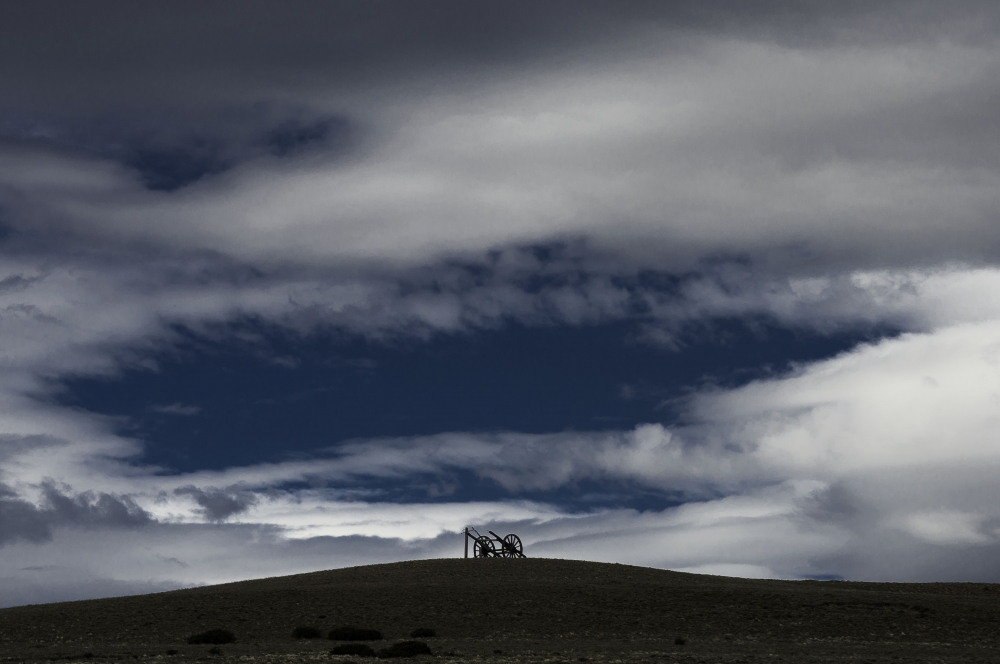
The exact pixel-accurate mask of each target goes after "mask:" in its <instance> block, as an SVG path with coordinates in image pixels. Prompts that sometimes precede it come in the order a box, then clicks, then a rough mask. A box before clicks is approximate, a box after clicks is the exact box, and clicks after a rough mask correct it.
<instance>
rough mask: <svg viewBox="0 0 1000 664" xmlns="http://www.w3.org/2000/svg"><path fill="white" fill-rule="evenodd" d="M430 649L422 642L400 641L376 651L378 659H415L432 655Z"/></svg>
mask: <svg viewBox="0 0 1000 664" xmlns="http://www.w3.org/2000/svg"><path fill="white" fill-rule="evenodd" d="M433 654H434V653H432V652H431V649H430V647H429V646H428V645H427V644H426V643H424V642H423V641H400V642H399V643H393V644H392V645H391V646H389V647H388V648H382V649H381V650H379V651H378V656H379V658H382V659H387V658H390V657H416V656H417V655H433Z"/></svg>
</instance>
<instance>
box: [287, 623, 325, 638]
mask: <svg viewBox="0 0 1000 664" xmlns="http://www.w3.org/2000/svg"><path fill="white" fill-rule="evenodd" d="M321 636H323V635H322V633H320V631H319V630H318V629H316V628H315V627H305V626H302V627H296V628H295V629H293V630H292V637H294V638H296V639H318V638H319V637H321Z"/></svg>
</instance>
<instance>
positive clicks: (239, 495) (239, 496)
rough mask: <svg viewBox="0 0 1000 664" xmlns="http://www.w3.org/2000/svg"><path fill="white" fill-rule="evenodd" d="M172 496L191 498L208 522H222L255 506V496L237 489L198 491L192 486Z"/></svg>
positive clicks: (175, 492)
mask: <svg viewBox="0 0 1000 664" xmlns="http://www.w3.org/2000/svg"><path fill="white" fill-rule="evenodd" d="M174 495H177V496H191V497H192V498H193V499H194V501H195V502H196V503H198V505H199V506H200V507H201V513H202V515H203V516H204V517H205V518H206V519H208V520H209V521H224V520H225V519H228V518H229V517H231V516H234V515H236V514H239V513H241V512H245V511H247V510H248V509H250V508H251V507H253V506H254V505H256V504H257V501H258V499H257V496H255V495H254V494H252V493H250V492H249V491H241V490H238V489H199V488H197V487H194V486H187V487H181V488H180V489H175V490H174Z"/></svg>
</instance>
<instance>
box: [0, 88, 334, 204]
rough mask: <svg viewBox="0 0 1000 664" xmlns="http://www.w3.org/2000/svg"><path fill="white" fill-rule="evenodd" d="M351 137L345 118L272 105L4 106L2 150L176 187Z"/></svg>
mask: <svg viewBox="0 0 1000 664" xmlns="http://www.w3.org/2000/svg"><path fill="white" fill-rule="evenodd" d="M350 139H351V128H350V127H349V125H348V123H347V120H346V119H345V118H343V117H338V116H331V115H329V114H317V113H315V112H310V111H308V110H306V109H302V108H284V107H276V106H273V105H267V104H255V105H252V106H250V107H247V108H241V109H228V110H214V111H208V112H205V113H201V114H192V113H170V112H159V113H156V112H144V113H143V112H134V113H125V114H123V113H122V112H121V111H120V110H117V109H110V110H109V111H108V112H107V113H106V114H101V113H97V114H94V115H91V116H87V115H84V116H82V117H81V116H78V115H74V114H66V113H56V112H51V113H33V112H24V111H21V112H17V111H0V140H4V141H5V142H6V143H7V145H6V146H3V147H6V148H7V149H18V148H21V149H32V148H34V149H46V150H52V151H56V152H61V153H65V154H69V155H80V156H84V157H93V158H98V159H109V160H112V161H115V162H118V163H120V164H122V165H124V166H126V167H127V168H129V169H132V170H133V171H134V172H135V173H136V175H137V176H138V178H139V179H140V180H141V182H142V184H143V185H144V186H145V187H146V188H147V189H150V190H153V191H174V190H176V189H180V188H181V187H184V186H186V185H189V184H192V183H194V182H197V181H198V180H200V179H201V178H203V177H205V176H208V175H214V174H218V173H222V172H225V171H227V170H229V169H230V168H232V167H233V166H234V165H237V164H240V163H243V162H246V161H249V160H252V159H260V158H263V157H268V156H275V157H294V156H298V155H301V154H302V153H304V152H306V151H309V150H318V149H322V150H324V151H325V152H327V153H329V152H331V151H337V152H343V151H345V150H346V149H347V148H348V147H349V141H350Z"/></svg>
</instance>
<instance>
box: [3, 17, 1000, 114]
mask: <svg viewBox="0 0 1000 664" xmlns="http://www.w3.org/2000/svg"><path fill="white" fill-rule="evenodd" d="M996 20H997V15H996V12H995V9H994V7H993V5H992V3H988V2H981V1H967V2H952V3H947V4H946V5H945V4H943V3H935V2H904V1H894V2H848V1H842V2H811V1H795V0H772V1H768V2H754V3H746V2H738V1H735V0H724V1H717V2H693V1H688V2H654V1H652V0H648V1H647V0H633V1H630V2H629V1H625V2H613V3H612V2H594V1H579V0H573V1H570V0H561V1H553V2H544V3H538V2H530V1H527V0H514V1H511V2H504V3H496V4H494V3H470V2H462V1H461V0H437V1H435V2H407V1H405V0H373V1H369V2H362V3H358V2H326V3H320V2H303V1H296V2H282V3H277V4H276V3H271V2H261V1H252V2H251V1H248V2H218V3H201V2H174V3H170V4H169V5H164V4H161V3H153V2H121V1H104V2H89V3H86V4H81V3H74V2H66V1H64V0H49V1H39V2H32V3H20V4H14V5H8V6H6V7H4V9H3V20H2V21H0V63H2V64H0V79H2V80H3V81H4V86H3V89H2V90H0V95H2V97H0V98H6V99H8V100H9V99H11V98H12V97H13V98H16V100H17V102H19V103H20V102H24V101H25V100H28V99H34V100H36V101H37V102H48V103H52V102H56V101H57V100H64V99H69V98H72V99H75V100H77V101H78V102H80V103H84V104H87V103H94V102H97V103H100V102H99V101H98V100H113V99H118V100H131V101H137V100H141V99H143V98H156V99H158V100H160V101H161V102H162V101H168V103H170V104H181V105H185V104H190V103H192V102H195V103H196V102H197V100H199V99H211V98H218V95H219V93H220V92H228V93H232V91H233V90H234V89H239V88H241V87H243V86H247V85H254V86H260V85H263V84H266V83H270V84H274V85H278V86H284V85H290V86H296V85H298V84H300V83H301V82H302V80H301V79H302V77H309V76H315V75H322V76H323V77H332V78H333V80H337V81H341V82H343V83H344V84H349V85H357V84H359V83H361V82H362V81H366V83H365V84H367V81H370V80H371V79H372V78H373V77H385V78H387V79H390V80H391V79H397V77H399V76H411V75H412V74H413V73H414V72H415V71H420V70H427V69H439V68H440V67H442V66H448V67H449V68H452V69H453V70H466V71H468V68H469V67H482V66H487V65H490V66H525V64H526V63H530V62H532V61H537V60H539V59H556V60H558V59H559V58H561V57H563V56H564V55H566V54H572V55H573V56H574V57H580V56H584V59H586V55H585V52H589V53H591V54H594V53H596V54H599V57H601V58H607V57H616V55H619V54H621V53H624V52H627V51H629V50H631V49H633V48H637V47H640V46H641V45H642V43H643V42H644V41H646V40H648V39H654V40H657V41H663V40H665V39H666V40H669V39H676V38H677V37H678V36H683V34H685V33H693V34H706V33H707V34H718V35H734V36H739V37H741V38H748V37H749V38H754V39H765V40H770V41H776V42H779V43H781V42H786V43H790V44H795V45H799V46H800V45H803V44H815V45H823V44H828V43H830V42H833V41H844V40H848V41H858V42H866V41H871V40H873V39H876V40H879V41H887V40H888V41H892V42H901V41H908V40H913V39H932V40H936V39H938V38H939V36H940V35H941V33H942V31H946V32H948V33H949V34H953V35H955V36H956V37H957V38H960V39H975V38H977V37H981V36H983V35H988V34H989V33H990V31H991V29H992V28H994V27H995V25H996ZM628 38H631V39H632V43H628V42H629V39H628ZM473 78H475V77H474V76H473Z"/></svg>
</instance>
